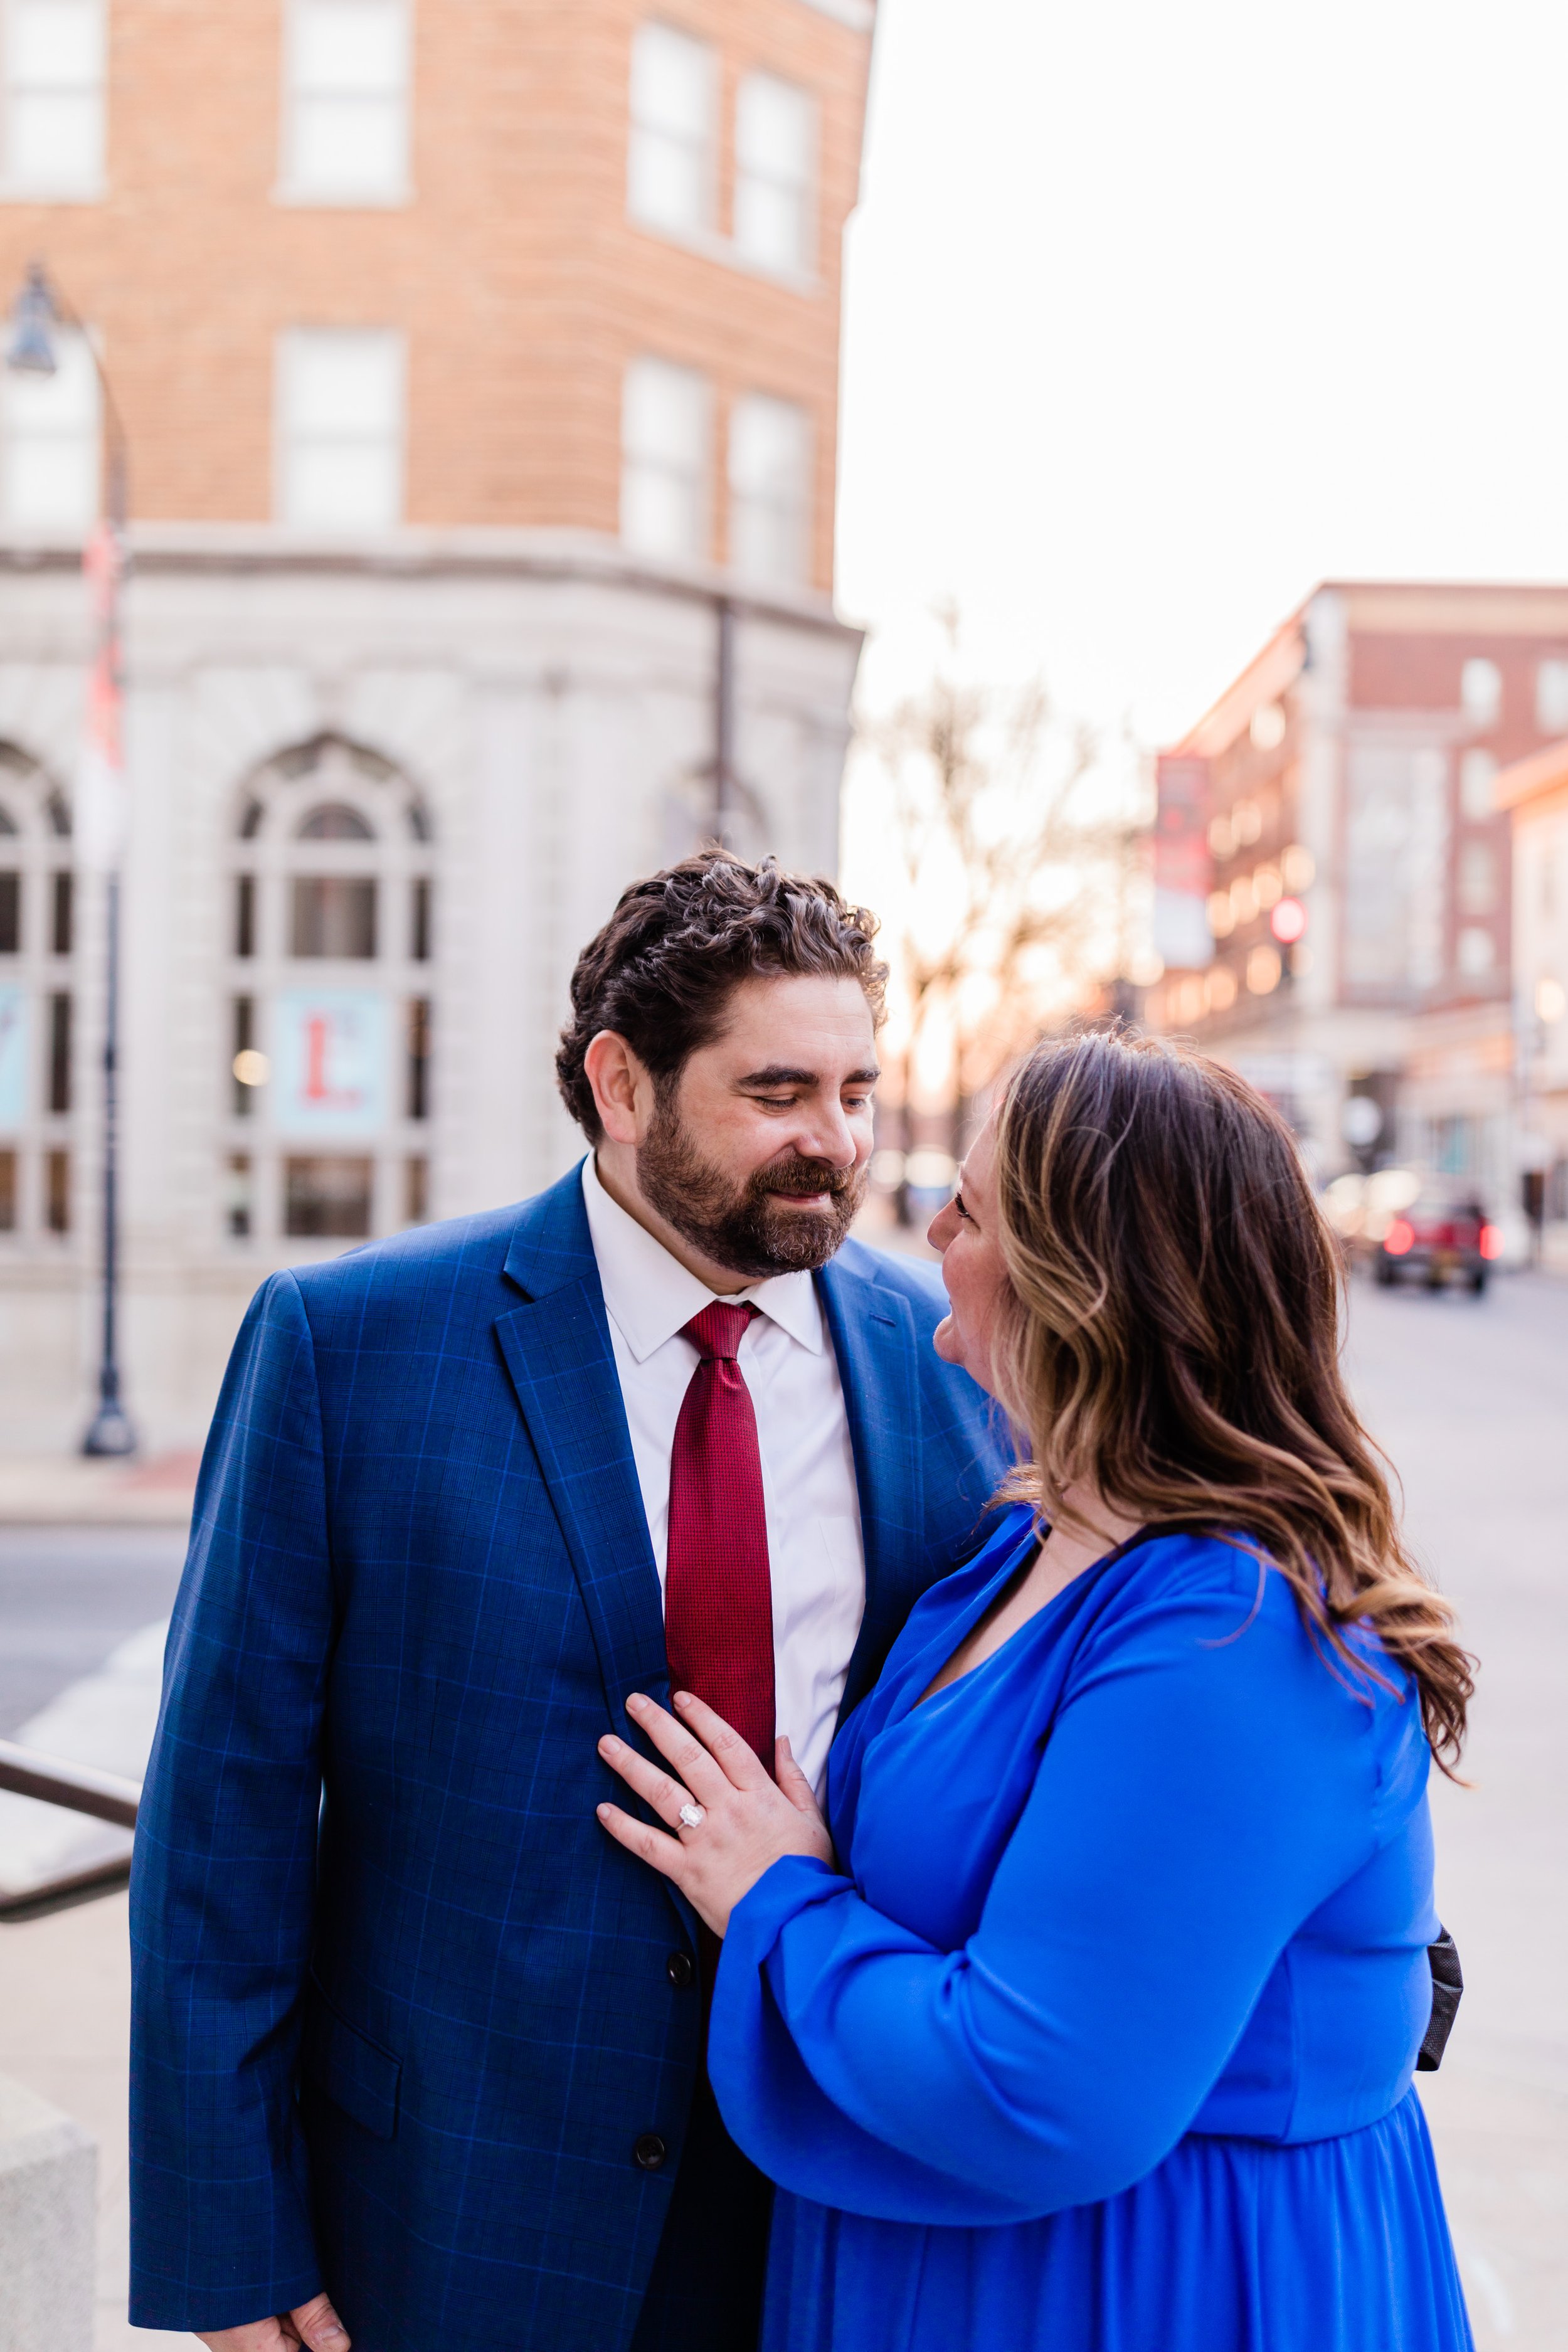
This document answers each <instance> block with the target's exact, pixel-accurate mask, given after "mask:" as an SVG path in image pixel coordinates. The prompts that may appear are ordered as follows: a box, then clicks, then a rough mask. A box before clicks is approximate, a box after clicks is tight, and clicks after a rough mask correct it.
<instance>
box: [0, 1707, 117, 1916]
mask: <svg viewBox="0 0 1568 2352" xmlns="http://www.w3.org/2000/svg"><path fill="white" fill-rule="evenodd" d="M0 1789H5V1790H9V1791H10V1792H11V1793H12V1794H13V1795H14V1796H17V1797H37V1798H39V1799H41V1801H43V1802H44V1803H45V1804H47V1805H59V1806H62V1807H63V1808H64V1809H65V1811H68V1812H72V1813H88V1814H89V1815H90V1816H91V1817H92V1819H93V1820H94V1821H98V1822H113V1824H114V1826H115V1827H116V1828H117V1829H124V1830H133V1829H134V1828H135V1826H136V1813H137V1809H138V1807H139V1806H140V1804H141V1801H142V1790H141V1785H140V1783H139V1782H137V1781H135V1780H122V1779H121V1776H120V1774H119V1773H118V1772H100V1771H97V1770H95V1769H94V1768H93V1767H92V1766H91V1765H90V1764H68V1763H65V1762H63V1761H62V1760H61V1759H60V1758H59V1757H58V1756H43V1755H40V1754H39V1753H38V1751H37V1748H18V1747H17V1746H16V1742H15V1740H11V1739H0ZM130 1867H131V1865H130V1863H129V1861H128V1860H126V1859H124V1858H121V1859H120V1860H118V1861H115V1862H108V1863H104V1862H100V1863H98V1864H94V1866H93V1867H92V1868H91V1869H89V1870H80V1871H76V1872H72V1873H70V1874H68V1875H66V1876H65V1877H62V1878H52V1879H48V1880H46V1881H44V1882H43V1883H42V1884H41V1885H36V1886H29V1887H28V1888H27V1889H26V1893H25V1894H22V1895H16V1897H14V1898H13V1899H12V1900H10V1901H8V1902H0V1919H21V1918H32V1917H35V1916H37V1914H38V1913H39V1912H42V1911H48V1910H53V1909H55V1908H56V1907H57V1906H58V1905H60V1904H61V1903H67V1902H79V1901H83V1900H85V1899H86V1898H87V1897H88V1896H89V1895H108V1894H110V1893H112V1891H113V1890H114V1889H115V1888H116V1887H118V1886H123V1885H124V1884H125V1881H126V1877H127V1875H128V1874H129V1871H130Z"/></svg>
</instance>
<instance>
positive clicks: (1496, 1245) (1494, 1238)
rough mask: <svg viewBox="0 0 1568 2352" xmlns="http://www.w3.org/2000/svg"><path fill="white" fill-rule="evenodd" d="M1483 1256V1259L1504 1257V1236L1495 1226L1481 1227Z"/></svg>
mask: <svg viewBox="0 0 1568 2352" xmlns="http://www.w3.org/2000/svg"><path fill="white" fill-rule="evenodd" d="M1481 1255H1482V1256H1483V1257H1501V1255H1502V1235H1501V1234H1500V1233H1499V1231H1498V1229H1497V1227H1496V1226H1495V1225H1483V1226H1482V1227H1481Z"/></svg>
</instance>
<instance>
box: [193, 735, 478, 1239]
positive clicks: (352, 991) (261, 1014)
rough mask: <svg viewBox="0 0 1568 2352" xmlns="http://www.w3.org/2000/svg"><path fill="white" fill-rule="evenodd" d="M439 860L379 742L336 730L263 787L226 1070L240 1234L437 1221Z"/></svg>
mask: <svg viewBox="0 0 1568 2352" xmlns="http://www.w3.org/2000/svg"><path fill="white" fill-rule="evenodd" d="M434 863H435V861H434V851H433V845H432V837H431V824H430V818H429V813H428V811H427V809H426V805H425V803H424V802H423V800H422V799H421V798H420V795H419V793H418V791H417V789H416V786H415V785H414V783H413V782H412V781H411V779H410V778H409V777H408V776H406V775H405V773H404V772H403V771H402V769H400V768H399V767H397V766H396V765H395V763H394V762H393V761H389V760H387V759H385V758H384V757H383V756H382V754H381V753H380V752H378V751H372V750H371V749H370V748H369V747H368V746H367V745H365V744H362V743H354V742H351V741H349V740H346V739H345V738H344V737H342V736H339V735H332V734H328V735H319V736H316V737H314V738H313V739H312V740H310V742H308V743H300V744H296V745H293V746H291V747H290V748H289V750H288V751H280V752H279V753H277V754H276V755H275V756H274V757H273V758H272V759H270V760H269V761H268V762H267V763H266V765H265V766H264V767H263V768H261V769H260V770H259V771H258V772H257V773H256V774H254V775H253V776H251V777H250V778H249V779H248V780H247V784H246V787H245V789H244V791H243V793H241V795H240V799H239V803H238V806H237V810H236V814H235V821H234V860H233V883H232V888H233V893H234V895H233V899H232V902H231V908H230V916H229V940H228V949H229V955H228V970H229V975H230V998H229V1018H228V1023H227V1028H226V1040H225V1047H226V1068H225V1070H224V1072H223V1074H222V1080H221V1082H222V1084H223V1086H224V1088H225V1095H226V1119H227V1139H226V1171H225V1173H226V1190H225V1209H224V1213H225V1221H226V1229H227V1231H228V1233H229V1234H230V1235H231V1236H232V1237H233V1238H234V1239H236V1240H247V1239H256V1240H260V1241H265V1242H268V1243H271V1242H274V1241H276V1240H278V1239H279V1238H293V1239H300V1240H312V1239H314V1240H326V1241H332V1240H342V1241H352V1240H359V1239H363V1238H365V1237H367V1236H369V1235H371V1234H380V1233H388V1232H392V1231H395V1229H396V1228H397V1227H398V1226H400V1225H406V1224H416V1223H421V1222H422V1221H423V1220H424V1218H425V1217H426V1214H427V1213H428V1206H429V1180H428V1163H429V1153H428V1135H429V1121H430V1115H431V1109H432V1093H431V1062H430V1041H431V1035H432V1031H433V1026H434V1005H433V1003H432V992H431V972H432V966H433V960H434V948H435V929H434V915H435V905H434V895H433V894H434V887H435V877H434Z"/></svg>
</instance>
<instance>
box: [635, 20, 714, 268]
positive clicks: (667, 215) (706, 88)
mask: <svg viewBox="0 0 1568 2352" xmlns="http://www.w3.org/2000/svg"><path fill="white" fill-rule="evenodd" d="M718 100H719V60H718V57H717V55H716V53H715V52H714V50H712V49H711V48H710V47H709V46H708V44H707V42H706V41H694V40H693V39H692V38H691V37H690V35H689V34H688V33H678V32H676V31H675V30H674V29H673V27H672V26H668V25H641V26H638V28H637V34H636V37H634V39H633V42H632V87H631V141H630V145H629V148H628V151H627V160H626V206H627V210H628V211H629V212H630V214H631V216H632V218H633V219H634V220H637V221H643V222H645V223H647V226H650V227H652V228H662V229H671V230H673V231H674V232H675V233H676V235H678V236H701V235H702V234H704V233H705V232H706V231H709V230H710V229H711V228H712V226H713V182H714V171H713V163H714V152H715V144H716V142H715V135H714V134H715V129H716V125H717V121H718Z"/></svg>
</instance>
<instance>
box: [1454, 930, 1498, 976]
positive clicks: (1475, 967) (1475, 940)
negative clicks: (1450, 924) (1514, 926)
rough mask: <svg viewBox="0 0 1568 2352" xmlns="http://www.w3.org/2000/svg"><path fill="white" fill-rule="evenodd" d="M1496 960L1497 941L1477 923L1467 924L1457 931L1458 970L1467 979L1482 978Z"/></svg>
mask: <svg viewBox="0 0 1568 2352" xmlns="http://www.w3.org/2000/svg"><path fill="white" fill-rule="evenodd" d="M1496 961H1497V941H1496V940H1494V939H1493V937H1492V935H1491V933H1490V931H1488V930H1483V929H1481V927H1480V926H1479V924H1477V923H1471V924H1467V926H1466V928H1465V929H1463V930H1462V931H1461V932H1460V933H1459V940H1458V962H1459V970H1460V971H1462V972H1463V973H1464V975H1465V978H1466V979H1467V980H1483V979H1485V977H1486V975H1487V973H1488V972H1489V971H1490V970H1491V969H1492V966H1493V965H1494V964H1495V963H1496Z"/></svg>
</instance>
